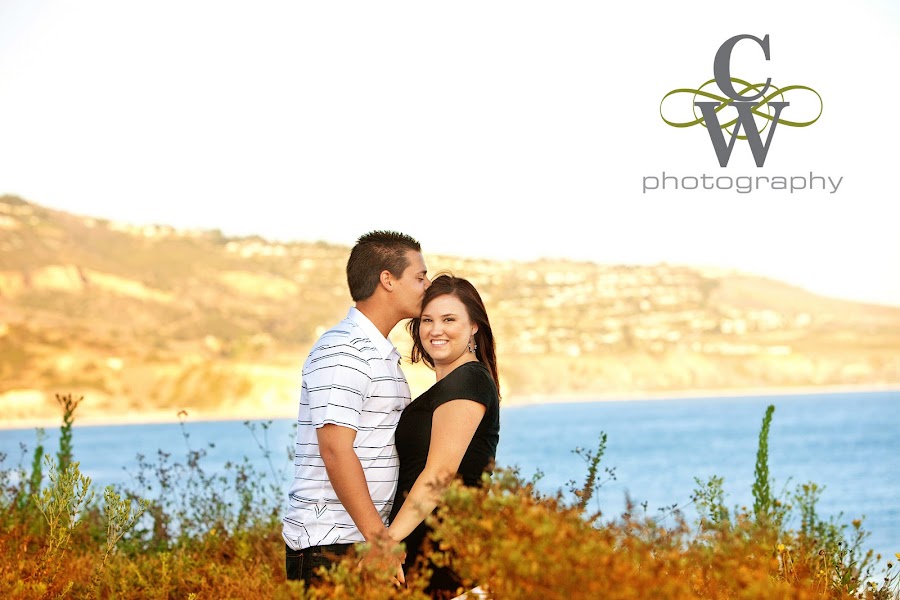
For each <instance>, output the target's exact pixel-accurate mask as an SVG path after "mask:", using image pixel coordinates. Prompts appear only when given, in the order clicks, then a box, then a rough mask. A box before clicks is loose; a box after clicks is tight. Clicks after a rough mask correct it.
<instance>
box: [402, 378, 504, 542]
mask: <svg viewBox="0 0 900 600" xmlns="http://www.w3.org/2000/svg"><path fill="white" fill-rule="evenodd" d="M460 399H463V400H474V401H475V402H478V403H479V404H483V405H484V406H485V407H487V411H486V412H485V413H484V416H483V417H482V418H481V423H480V424H479V425H478V429H476V430H475V435H474V436H473V437H472V441H471V442H470V443H469V448H468V449H467V450H466V453H465V455H464V456H463V459H462V462H461V463H460V465H459V475H460V476H461V477H462V480H463V483H464V484H466V485H469V486H478V485H481V474H482V473H484V472H485V471H487V472H488V473H490V472H491V471H490V469H491V466H492V462H493V460H494V456H495V455H496V453H497V442H498V441H499V440H500V397H499V395H498V394H497V386H495V385H494V380H493V379H492V378H491V374H490V372H489V371H488V370H487V367H485V366H484V365H483V364H482V363H480V362H478V361H471V362H467V363H463V364H461V365H460V366H458V367H457V368H455V369H454V370H453V371H451V372H450V373H449V374H448V375H447V376H446V377H444V378H443V379H441V380H440V381H438V382H437V383H435V384H434V385H433V386H431V387H430V388H429V389H428V390H427V391H426V392H425V393H423V394H422V395H421V396H419V397H418V398H416V399H415V400H413V401H412V402H411V403H410V404H409V406H407V407H406V408H405V409H403V414H402V415H400V422H399V423H398V424H397V434H396V444H397V455H398V456H399V457H400V479H399V482H398V485H397V495H396V497H395V498H394V506H393V508H392V509H391V520H393V519H394V517H396V516H397V513H398V512H399V511H400V506H401V505H402V504H403V500H404V498H406V495H407V494H408V493H409V491H410V490H411V489H412V486H413V484H414V483H415V482H416V478H417V477H418V476H419V475H420V474H421V473H422V471H423V470H425V461H426V460H427V459H428V448H429V446H430V445H431V418H432V416H433V415H434V411H435V409H437V407H439V406H440V405H442V404H444V403H446V402H449V401H451V400H460ZM424 534H425V528H424V523H422V524H420V525H419V527H417V528H416V531H414V532H413V533H411V534H410V536H409V538H407V540H406V544H407V552H408V555H407V556H408V558H411V557H414V555H415V552H416V551H417V550H418V546H419V544H420V543H421V541H422V537H424Z"/></svg>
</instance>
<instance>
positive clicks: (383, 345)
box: [347, 306, 400, 359]
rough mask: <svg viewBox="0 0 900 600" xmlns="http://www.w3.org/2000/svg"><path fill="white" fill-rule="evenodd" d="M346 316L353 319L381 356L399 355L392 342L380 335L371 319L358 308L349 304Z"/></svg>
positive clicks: (384, 357) (385, 357)
mask: <svg viewBox="0 0 900 600" xmlns="http://www.w3.org/2000/svg"><path fill="white" fill-rule="evenodd" d="M347 318H348V319H350V320H351V321H353V322H354V323H355V324H356V326H357V327H359V328H360V329H362V331H363V333H365V334H366V336H367V337H368V338H369V339H370V340H372V343H373V344H375V348H376V349H377V350H378V353H379V354H380V355H381V358H383V359H387V358H388V357H389V356H390V355H391V353H396V355H397V357H398V358H399V357H400V352H399V351H398V350H397V348H395V347H394V344H392V343H391V341H390V340H389V339H387V338H386V337H384V336H383V335H381V332H380V331H378V328H377V327H375V325H374V324H373V323H372V321H370V320H369V318H368V317H367V316H366V315H364V314H362V312H361V311H360V310H359V309H358V308H356V307H355V306H351V307H350V310H349V311H348V312H347Z"/></svg>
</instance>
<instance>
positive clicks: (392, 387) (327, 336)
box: [282, 308, 410, 550]
mask: <svg viewBox="0 0 900 600" xmlns="http://www.w3.org/2000/svg"><path fill="white" fill-rule="evenodd" d="M409 402H410V392H409V384H407V382H406V378H405V377H404V376H403V371H401V369H400V353H399V352H398V351H397V349H396V348H395V347H394V345H393V344H392V343H391V342H390V341H389V340H387V339H386V338H385V337H384V336H383V335H381V332H380V331H378V328H377V327H375V325H373V324H372V322H371V321H369V319H368V318H366V316H365V315H364V314H362V313H361V312H360V311H359V310H357V309H356V308H351V309H350V312H348V313H347V317H346V318H345V319H344V320H343V321H341V322H340V323H339V324H338V325H336V326H335V327H333V328H332V329H330V330H328V331H326V332H325V333H324V334H322V337H320V338H319V340H318V341H317V342H316V344H315V346H314V347H313V349H312V351H311V352H310V353H309V356H308V357H307V359H306V362H305V363H304V365H303V384H302V386H301V391H300V412H299V415H298V418H297V442H296V446H295V453H294V480H293V482H292V483H291V486H290V490H289V492H288V498H289V508H288V511H287V514H286V515H285V517H284V528H283V530H282V537H284V540H285V542H286V543H287V545H288V546H290V547H291V548H293V549H294V550H301V549H303V548H308V547H310V546H324V545H328V544H350V543H356V542H362V541H365V538H364V537H363V535H362V533H361V532H360V531H359V529H358V528H357V527H356V525H355V524H354V523H353V519H351V518H350V515H349V514H348V513H347V511H346V510H344V507H343V505H342V504H341V502H340V501H339V500H338V498H337V494H335V492H334V488H333V487H332V485H331V482H330V481H329V480H328V474H327V473H326V472H325V463H324V462H322V456H321V454H320V452H319V443H318V438H317V435H316V430H317V429H318V428H319V427H322V426H323V425H325V424H327V423H332V424H335V425H340V426H341V427H349V428H351V429H354V430H356V432H357V433H356V440H355V441H354V443H353V449H354V451H355V452H356V455H357V456H359V460H360V463H361V464H362V467H363V471H364V473H365V476H366V482H367V483H368V486H369V495H370V496H371V497H372V502H373V503H374V504H375V508H376V509H377V510H378V512H379V513H380V514H381V518H382V520H384V521H385V523H387V518H388V515H389V514H390V512H391V505H392V504H393V500H394V494H395V493H396V491H397V472H398V465H399V461H398V459H397V450H396V448H395V446H394V430H395V429H396V428H397V421H399V420H400V413H401V411H402V410H403V409H404V408H406V406H407V405H408V404H409Z"/></svg>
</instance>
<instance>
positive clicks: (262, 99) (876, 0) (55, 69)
mask: <svg viewBox="0 0 900 600" xmlns="http://www.w3.org/2000/svg"><path fill="white" fill-rule="evenodd" d="M773 15H777V16H773ZM813 17H814V18H815V23H816V24H817V25H816V27H810V26H809V22H810V19H811V18H813ZM609 18H610V17H609V14H608V11H607V10H606V9H605V7H603V6H602V5H597V4H596V3H591V2H574V3H569V4H565V5H549V4H547V5H543V4H523V3H516V2H497V3H490V4H483V3H476V2H461V3H454V4H453V5H452V6H443V5H433V4H421V3H415V2H400V3H396V4H390V5H383V4H378V5H372V4H368V3H363V2H356V3H350V4H346V3H341V4H339V5H335V4H302V5H297V4H294V3H291V2H283V1H281V0H270V1H265V2H260V3H257V4H254V5H253V6H249V5H246V6H244V5H223V4H221V3H216V2H207V1H200V2H196V3H194V2H192V3H188V4H185V3H178V2H173V1H168V0H163V1H161V2H157V3H153V4H151V5H135V4H132V3H120V2H115V1H114V0H86V1H85V2H81V3H78V4H71V3H67V2H64V1H62V0H38V1H34V2H26V1H25V0H13V1H12V2H7V3H3V4H0V86H2V88H3V90H4V92H3V94H2V95H0V131H3V136H4V142H5V143H4V144H3V146H2V147H0V194H4V193H8V194H12V195H17V196H19V197H22V198H23V199H25V200H27V201H29V202H33V203H35V204H38V205H41V206H46V207H48V208H54V209H58V210H64V211H67V212H72V213H75V214H82V215H85V216H93V217H98V218H106V219H110V220H114V221H119V222H124V223H133V224H136V225H141V224H152V223H156V224H164V225H169V226H173V227H176V228H178V229H208V230H214V229H218V230H220V231H222V232H223V233H224V234H225V235H228V236H249V235H258V236H260V237H263V238H265V239H267V240H272V241H291V240H297V241H301V240H309V241H316V240H321V241H325V242H328V243H334V244H341V245H345V246H350V245H352V244H353V242H354V241H355V239H356V238H357V237H358V236H359V235H360V234H362V233H364V232H365V231H368V230H371V229H396V230H400V231H405V232H407V233H409V234H411V235H413V236H415V237H416V238H418V239H419V240H420V241H421V242H422V244H423V248H424V249H425V250H426V252H427V253H432V254H442V255H449V256H460V257H477V258H486V259H491V260H516V261H529V260H537V259H539V258H542V257H547V258H559V259H567V260H578V261H586V262H593V263H597V264H638V265H648V264H660V263H667V264H684V265H696V266H704V267H711V268H723V269H734V270H738V271H741V272H746V273H752V274H757V275H761V276H765V277H770V278H773V279H777V280H780V281H784V282H788V283H791V284H792V285H797V286H798V287H801V288H804V289H807V290H810V291H812V292H815V293H817V294H822V295H825V296H829V297H835V298H846V299H850V300H855V301H860V302H870V303H875V304H882V305H889V306H900V268H898V265H900V238H898V236H897V235H896V233H895V232H894V229H895V228H896V226H895V223H896V218H895V217H894V213H895V212H896V211H895V209H894V208H893V206H892V201H890V200H889V198H890V197H892V196H895V195H896V193H895V192H896V183H895V182H894V178H893V174H894V173H895V165H896V159H897V158H898V150H897V149H896V147H895V146H888V147H887V148H886V149H885V143H884V141H883V137H884V134H883V132H882V131H881V128H878V127H873V126H871V121H872V120H873V119H874V118H875V116H874V115H871V114H869V113H867V112H866V110H868V109H867V108H866V107H867V106H870V105H871V102H870V100H871V98H874V97H893V96H894V95H896V94H897V93H900V80H898V79H897V78H893V77H885V74H886V73H891V72H893V70H894V65H893V59H894V57H896V56H900V13H898V9H897V7H896V6H895V5H891V4H890V3H889V2H885V1H884V0H866V1H864V2H857V3H848V2H839V1H832V2H813V1H811V0H800V1H798V2H792V3H790V4H787V5H786V4H784V3H779V2H775V1H774V0H764V2H763V4H761V5H759V4H757V5H755V10H754V11H752V13H748V12H747V11H746V10H745V9H744V8H743V7H742V6H741V5H724V6H723V5H720V4H715V3H712V2H710V1H707V0H696V1H694V2H691V3H688V4H687V5H685V4H684V3H682V4H678V5H674V4H672V3H667V2H664V1H663V0H652V1H645V2H639V3H633V4H628V5H623V6H621V7H618V10H617V14H616V20H617V24H616V26H615V27H609V26H608V25H609V23H608V19H609ZM723 24H727V27H722V25H723ZM739 34H751V35H755V36H758V37H760V38H761V37H763V36H766V35H768V36H769V39H770V46H771V48H770V49H771V55H770V57H769V59H768V60H766V59H765V58H764V57H763V55H762V52H761V50H760V48H759V47H758V46H756V45H755V44H753V43H751V42H747V43H740V44H738V45H737V46H736V48H735V51H734V53H733V55H732V59H733V62H732V67H733V76H735V77H745V78H748V79H750V80H752V81H760V82H764V81H765V80H766V79H767V78H771V80H772V84H773V85H775V86H777V87H779V88H784V87H786V86H794V85H800V86H808V87H809V88H811V89H814V90H815V91H816V93H817V94H819V95H820V97H821V99H822V111H821V118H819V119H818V121H816V122H815V123H814V124H812V125H810V126H808V127H789V126H787V125H779V126H778V128H777V131H776V132H775V134H774V136H773V141H772V144H771V147H770V150H769V152H768V154H767V158H766V161H765V165H764V167H757V166H756V165H755V164H754V160H753V157H752V156H751V154H750V152H749V150H748V147H747V144H746V142H739V143H738V144H737V145H736V147H735V149H734V152H733V154H732V155H731V159H730V162H729V164H728V166H727V167H720V166H719V163H718V162H717V160H716V155H715V153H714V150H713V147H712V145H711V143H710V138H709V135H708V134H707V132H706V131H705V130H704V129H703V128H701V127H690V128H683V129H678V128H674V127H670V126H669V125H667V124H666V123H665V122H663V120H662V119H661V118H660V117H661V114H660V105H661V100H662V98H663V97H664V96H665V95H666V94H667V93H668V92H670V91H671V90H674V89H676V88H694V89H696V88H697V87H699V86H700V85H701V84H702V83H703V82H704V81H706V80H708V79H710V78H711V77H713V68H712V66H713V58H714V56H715V54H716V51H717V49H718V48H719V47H720V46H721V45H722V44H723V42H724V41H725V40H726V39H728V38H730V37H732V36H735V35H739ZM807 96H808V94H807ZM784 100H785V101H787V102H789V104H790V107H789V108H787V109H785V110H796V111H798V112H797V113H790V115H788V116H786V117H785V118H786V119H787V118H791V119H794V120H795V121H803V120H808V119H809V118H810V116H809V114H805V113H804V110H805V109H808V108H809V107H808V106H806V105H805V104H804V103H805V100H804V96H802V95H798V94H795V93H793V92H791V93H786V94H785V98H784ZM688 110H690V106H688ZM688 114H689V113H688ZM668 116H669V117H671V118H673V119H675V120H679V119H684V118H685V115H681V116H679V115H677V114H671V115H668ZM812 116H815V115H814V114H813V115H812ZM688 118H689V117H688ZM663 174H666V175H669V176H674V177H677V178H679V179H680V180H682V181H683V178H685V177H688V178H698V177H702V176H709V177H719V176H722V177H725V178H727V179H730V180H736V179H737V178H739V177H748V178H750V177H756V176H763V177H764V178H767V179H766V180H767V181H768V180H769V179H772V178H774V177H786V178H790V177H797V178H800V177H801V176H802V177H809V178H812V177H823V178H826V181H829V182H830V181H832V180H833V181H834V182H837V181H840V182H841V183H840V187H839V189H836V190H835V189H833V187H827V189H818V188H816V189H814V190H809V189H805V190H799V189H798V190H796V191H794V192H791V191H785V190H780V191H779V190H777V189H769V188H766V187H765V186H760V187H759V189H755V190H754V191H752V193H749V192H748V193H740V192H738V191H736V189H724V188H723V187H721V186H718V184H716V186H718V187H714V188H713V189H697V190H684V189H679V190H673V189H671V184H670V186H669V188H667V189H666V190H651V191H648V190H645V189H642V181H645V180H644V178H646V177H658V178H661V177H662V176H663ZM827 178H831V179H827ZM810 185H812V183H810ZM823 187H825V184H823ZM892 189H894V190H895V192H893V193H892V192H891V191H890V190H892Z"/></svg>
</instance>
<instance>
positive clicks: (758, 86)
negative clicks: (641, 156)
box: [659, 77, 824, 139]
mask: <svg viewBox="0 0 900 600" xmlns="http://www.w3.org/2000/svg"><path fill="white" fill-rule="evenodd" d="M715 81H716V80H715V79H710V80H709V81H707V82H705V83H704V84H703V85H701V86H700V88H699V89H696V90H694V89H690V88H677V89H674V90H672V91H671V92H669V93H668V94H666V95H665V96H663V97H662V100H660V102H659V116H660V117H661V118H662V120H663V121H665V122H666V124H668V125H671V126H672V127H693V126H694V125H703V126H704V127H706V123H705V122H704V121H705V119H704V118H703V117H702V116H701V117H698V118H695V119H694V120H692V121H682V122H678V121H670V120H669V119H667V118H666V117H665V115H663V111H662V105H663V102H665V101H666V98H668V97H669V96H673V95H675V94H692V95H693V96H694V98H693V100H696V99H697V98H698V97H703V98H709V99H711V100H717V101H718V102H720V104H719V106H718V107H716V109H715V112H716V113H718V112H719V111H721V110H723V109H725V108H727V107H729V106H731V105H732V104H733V103H734V100H732V99H731V98H727V97H725V96H720V95H718V94H713V93H710V92H707V91H704V90H703V88H705V87H706V86H708V85H710V84H712V83H715ZM731 81H732V82H733V83H739V84H741V85H743V86H744V88H743V89H741V90H740V91H739V92H738V94H739V95H744V93H746V92H748V91H751V90H753V91H757V92H758V91H760V90H762V88H763V87H765V84H763V83H750V82H749V81H744V80H743V79H739V78H737V77H732V78H731ZM770 88H772V89H773V90H774V91H773V92H771V93H770V94H769V95H767V96H765V97H764V98H762V99H761V100H759V102H757V103H756V105H755V106H754V107H753V108H752V109H751V111H750V112H751V113H753V114H754V115H756V116H758V117H760V118H762V119H765V120H766V125H765V126H763V130H764V129H765V128H766V127H768V124H769V122H771V121H772V120H773V119H772V115H770V114H767V113H765V112H763V111H761V110H759V109H760V108H761V107H762V106H765V105H768V103H769V101H771V100H772V99H773V98H775V97H776V96H781V97H782V99H783V98H784V94H785V93H787V92H790V91H792V90H806V91H809V92H812V93H813V94H815V95H816V98H818V99H819V114H818V115H816V118H815V119H812V120H811V121H790V120H788V119H784V118H782V119H779V120H778V122H779V123H783V124H784V125H788V126H789V127H808V126H810V125H812V124H813V123H815V122H816V121H818V120H819V117H821V116H822V109H823V108H824V104H823V102H822V96H820V95H819V92H817V91H816V90H814V89H812V88H811V87H807V86H805V85H789V86H787V87H783V88H780V89H779V88H776V87H775V86H770ZM693 100H692V101H691V106H693ZM694 116H695V117H696V116H697V113H696V107H695V109H694ZM735 123H737V119H732V120H731V121H728V122H727V123H722V124H720V125H719V127H720V128H721V129H728V128H729V127H731V126H733V125H734V124H735ZM760 131H762V130H760ZM738 138H740V139H746V137H745V136H738Z"/></svg>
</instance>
